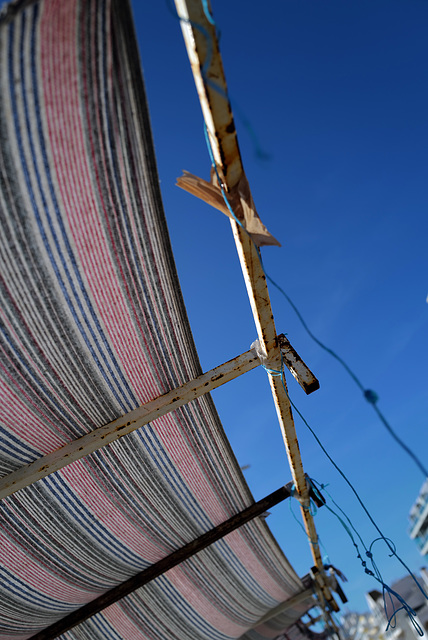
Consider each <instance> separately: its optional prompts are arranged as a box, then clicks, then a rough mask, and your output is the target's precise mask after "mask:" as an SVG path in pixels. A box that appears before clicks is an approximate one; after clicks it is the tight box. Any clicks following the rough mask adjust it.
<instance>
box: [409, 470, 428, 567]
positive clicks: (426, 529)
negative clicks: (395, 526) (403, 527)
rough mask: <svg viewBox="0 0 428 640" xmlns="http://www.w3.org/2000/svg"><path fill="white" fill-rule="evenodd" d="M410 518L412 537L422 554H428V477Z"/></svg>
mask: <svg viewBox="0 0 428 640" xmlns="http://www.w3.org/2000/svg"><path fill="white" fill-rule="evenodd" d="M409 519H410V531H409V534H410V537H411V538H412V540H415V541H416V544H417V545H418V547H419V550H420V552H421V554H422V555H423V556H426V555H428V478H427V479H426V480H425V482H424V484H423V485H422V488H421V491H420V493H419V496H418V499H417V500H416V502H415V504H414V505H413V507H412V508H411V511H410V514H409Z"/></svg>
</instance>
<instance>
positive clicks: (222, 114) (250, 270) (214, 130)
mask: <svg viewBox="0 0 428 640" xmlns="http://www.w3.org/2000/svg"><path fill="white" fill-rule="evenodd" d="M175 4H176V8H177V12H178V15H179V17H180V19H181V28H182V31H183V36H184V40H185V44H186V48H187V52H188V56H189V60H190V64H191V67H192V71H193V76H194V79H195V84H196V89H197V91H198V94H199V99H200V102H201V107H202V112H203V116H204V119H205V123H206V127H207V132H208V138H209V143H210V145H211V149H212V155H213V158H214V161H215V163H216V170H217V173H218V175H219V177H220V181H221V182H222V187H223V191H224V192H225V193H226V194H227V193H229V192H232V191H233V190H234V189H235V187H236V186H237V185H238V184H239V183H240V181H241V179H242V178H243V176H244V170H243V166H242V160H241V154H240V150H239V146H238V142H237V136H236V129H235V124H234V120H233V115H232V110H231V106H230V102H229V99H228V97H227V85H226V79H225V75H224V70H223V64H222V60H221V55H220V51H219V46H218V40H217V35H216V27H215V25H214V24H213V21H212V20H209V19H208V16H207V14H206V11H207V9H206V6H205V7H204V5H203V2H202V1H201V0H175ZM249 197H250V196H249ZM244 204H245V203H244ZM246 204H247V205H248V204H249V203H248V202H247V203H246ZM231 225H232V230H233V235H234V238H235V243H236V248H237V251H238V255H239V259H240V262H241V268H242V271H243V275H244V279H245V283H246V287H247V292H248V296H249V299H250V304H251V308H252V312H253V316H254V321H255V324H256V328H257V333H258V338H259V342H260V345H261V347H262V349H263V351H264V352H265V353H266V355H267V357H268V360H269V362H270V366H271V368H277V369H278V368H279V366H280V349H279V346H278V344H277V334H276V329H275V323H274V319H273V313H272V307H271V304H270V298H269V292H268V288H267V284H266V276H265V273H264V271H263V267H262V264H261V261H260V257H259V252H258V248H257V247H256V246H255V244H254V242H253V240H252V239H251V238H250V236H249V234H248V233H247V232H246V230H245V229H244V228H243V226H242V224H238V222H236V221H235V220H231ZM269 382H270V386H271V390H272V395H273V399H274V402H275V407H276V411H277V415H278V420H279V423H280V426H281V431H282V435H283V439H284V444H285V448H286V451H287V456H288V461H289V464H290V468H291V472H292V476H293V481H294V484H295V487H296V491H297V494H298V496H299V500H300V502H301V505H302V509H301V510H302V517H303V521H304V524H305V528H306V532H307V535H308V539H309V543H310V547H311V552H312V556H313V559H314V563H315V565H316V567H317V568H318V570H319V571H320V572H323V571H324V570H323V563H322V559H321V553H320V548H319V544H318V535H317V532H316V528H315V524H314V520H313V517H312V515H311V513H310V512H309V510H308V509H307V507H308V505H309V493H308V487H307V483H306V479H305V474H304V471H303V465H302V459H301V455H300V450H299V445H298V441H297V436H296V430H295V426H294V420H293V416H292V412H291V406H290V401H289V398H288V393H287V389H286V387H285V385H283V382H282V380H281V379H280V378H279V377H274V376H269ZM323 594H324V597H325V599H326V600H327V601H328V603H329V604H330V606H331V607H332V608H333V609H334V610H336V611H337V610H338V607H337V604H336V602H335V600H334V598H333V596H332V594H331V590H330V589H329V588H328V587H327V586H325V587H324V589H323Z"/></svg>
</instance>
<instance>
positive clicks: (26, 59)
mask: <svg viewBox="0 0 428 640" xmlns="http://www.w3.org/2000/svg"><path fill="white" fill-rule="evenodd" d="M0 84H1V87H0V223H1V230H0V263H1V269H0V278H1V283H0V296H1V302H0V314H1V318H0V322H1V333H0V349H1V356H0V357H1V359H0V375H1V378H0V390H1V403H0V421H1V432H0V473H1V475H2V476H6V475H8V474H9V473H11V472H13V471H15V470H16V469H19V468H21V467H23V466H25V465H26V464H29V463H31V462H32V461H34V460H37V459H38V458H40V457H42V456H43V455H45V454H47V453H49V452H52V451H54V450H56V449H58V448H59V447H61V446H62V445H64V444H65V443H68V442H70V441H72V440H75V439H76V438H78V437H80V436H82V435H84V434H86V433H89V432H90V431H92V430H94V429H95V428H97V427H99V426H102V425H104V424H106V423H108V422H110V421H112V420H114V419H115V418H117V417H119V416H121V415H123V414H125V413H127V412H128V411H130V410H132V409H134V408H135V407H137V406H139V405H141V404H143V403H145V402H147V401H148V400H150V399H152V398H155V397H157V396H159V395H161V394H163V393H164V392H166V391H168V390H170V389H174V388H175V387H177V386H179V385H180V384H182V383H183V382H185V381H187V380H189V379H192V378H194V377H195V376H197V375H199V374H200V373H201V370H200V365H199V361H198V357H197V353H196V350H195V346H194V343H193V339H192V335H191V331H190V328H189V323H188V320H187V316H186V311H185V307H184V305H183V301H182V298H181V293H180V288H179V284H178V280H177V275H176V271H175V267H174V260H173V256H172V253H171V247H170V243H169V238H168V232H167V228H166V223H165V219H164V214H163V210H162V204H161V198H160V193H159V185H158V177H157V171H156V165H155V157H154V151H153V145H152V140H151V132H150V123H149V117H148V113H147V105H146V100H145V95H144V88H143V82H142V78H141V72H140V68H139V64H138V51H137V48H136V41H135V36H134V32H133V25H132V20H131V14H130V9H129V6H128V5H127V2H124V0H39V1H31V0H30V1H28V0H27V1H25V0H24V1H22V0H21V1H17V2H14V3H12V4H10V5H8V6H7V7H6V9H5V10H3V13H2V16H1V18H0ZM219 364H220V363H219ZM252 502H253V499H252V496H251V494H250V492H249V489H248V487H247V485H246V483H245V481H244V479H243V477H242V474H241V472H240V469H239V467H238V465H237V462H236V460H235V458H234V456H233V453H232V451H231V449H230V446H229V443H228V441H227V439H226V437H225V435H224V432H223V430H222V427H221V424H220V422H219V419H218V416H217V413H216V410H215V407H214V405H213V403H212V400H211V398H210V397H209V396H204V397H203V398H202V399H200V400H197V401H194V402H192V403H191V404H189V405H187V406H185V407H184V408H182V409H179V410H177V411H175V412H174V413H170V414H168V415H166V416H164V417H162V418H159V419H158V420H156V421H154V422H153V423H151V424H149V425H147V426H146V427H144V428H142V429H140V430H138V431H136V432H134V433H133V434H131V435H128V436H125V437H123V438H121V439H120V440H118V441H116V442H115V443H112V444H110V445H108V446H106V447H103V448H102V449H100V450H99V451H97V452H95V453H93V454H91V455H89V456H87V457H86V458H84V459H82V460H79V461H77V462H74V463H72V464H70V465H69V466H66V467H65V468H63V469H62V470H60V471H58V472H56V473H53V474H52V475H50V476H48V477H46V478H45V479H43V480H40V481H38V482H36V483H34V484H32V485H31V486H29V487H27V488H25V489H22V490H20V491H18V492H16V493H15V494H13V495H11V496H9V497H7V498H5V499H4V500H3V501H2V502H1V503H0V554H1V567H0V574H1V579H0V638H1V640H9V639H10V640H12V639H14V640H21V639H22V640H24V638H30V637H31V636H32V635H34V634H36V633H37V632H38V631H40V630H41V629H44V628H46V627H48V626H49V625H50V624H52V623H53V622H55V621H56V620H58V619H60V618H62V617H64V616H66V615H67V614H68V613H69V612H71V611H73V610H75V609H78V608H80V607H81V606H82V605H83V604H85V603H87V602H89V601H91V600H93V599H94V598H96V597H97V596H98V595H100V594H101V593H103V592H105V591H107V590H109V589H111V588H112V587H114V586H115V585H117V584H119V583H121V582H123V581H124V580H126V579H127V578H129V577H130V576H132V575H134V574H136V573H138V572H140V571H141V570H143V569H144V568H146V567H148V566H150V565H151V564H153V563H154V562H156V561H158V560H159V559H161V558H164V557H165V556H167V555H168V554H170V553H171V552H172V551H174V550H176V549H178V548H180V547H182V546H183V545H184V544H186V543H187V542H189V541H191V540H194V539H195V538H197V537H198V536H199V535H201V533H203V532H205V531H207V530H209V529H211V528H212V527H214V526H215V525H217V524H219V523H221V522H223V521H225V520H226V519H227V518H229V517H230V516H231V515H233V514H235V513H237V512H239V511H241V510H242V509H244V508H245V507H246V506H248V505H250V504H251V503H252ZM302 589H303V585H302V582H301V581H300V579H299V578H298V576H297V575H296V573H295V572H294V570H293V569H292V567H291V566H290V564H289V562H288V561H287V559H286V558H285V556H284V555H283V553H282V551H281V550H280V549H279V547H278V546H277V544H276V542H275V540H274V539H273V537H272V536H271V534H270V532H269V530H268V528H267V526H266V524H265V523H264V521H263V520H262V519H256V520H254V521H252V522H251V523H250V524H248V525H245V526H244V527H242V528H241V529H239V530H238V531H236V532H234V533H232V534H230V535H229V536H228V537H227V538H225V539H223V540H222V541H220V542H218V543H216V544H215V545H213V546H211V547H210V548H208V549H207V550H205V551H203V552H202V553H200V554H198V555H197V556H195V557H193V558H192V559H191V560H188V561H186V562H185V563H183V564H182V565H180V566H178V567H176V568H175V569H172V570H170V571H168V572H167V573H166V574H164V575H163V576H161V577H160V578H157V579H156V580H154V581H153V582H151V583H150V584H148V585H147V586H145V587H143V588H140V589H139V590H137V591H135V592H134V593H133V594H131V595H129V596H127V597H126V598H124V599H123V600H121V601H120V602H118V603H117V604H114V605H112V606H110V607H109V608H107V609H105V610H104V611H103V612H102V613H99V614H97V615H95V616H94V617H93V618H91V619H90V620H87V621H86V622H83V623H81V624H80V625H78V626H77V627H75V628H74V629H73V630H70V631H68V632H67V633H65V634H64V635H63V636H62V637H64V638H69V639H72V638H73V639H74V638H76V639H97V638H99V639H101V638H102V639H106V638H111V639H114V640H120V639H127V640H139V639H153V640H166V639H168V640H171V639H174V640H203V639H210V640H228V639H230V638H240V637H245V638H247V639H248V640H250V639H251V640H252V639H253V638H257V640H259V639H265V638H274V637H275V636H278V635H279V634H280V633H281V632H282V631H283V630H284V629H285V628H286V627H288V626H290V625H292V624H293V623H294V622H295V621H296V620H297V619H298V618H300V617H301V616H302V615H303V614H304V613H305V611H307V610H308V608H310V606H312V605H313V604H314V601H313V600H312V597H310V598H308V599H306V600H305V601H303V602H301V603H300V604H298V605H296V606H294V607H291V608H289V609H286V611H285V612H283V613H282V614H280V616H279V617H277V618H274V619H273V620H271V621H268V622H265V623H264V624H263V625H260V626H259V627H258V626H257V621H258V620H260V619H261V618H263V617H264V616H265V615H266V613H267V612H268V611H269V610H271V609H274V608H275V607H276V606H277V605H278V604H279V603H281V602H284V601H286V600H288V599H290V598H291V597H292V596H293V595H295V594H296V593H299V592H300V591H301V590H302ZM252 629H253V630H252ZM245 634H246V635H245Z"/></svg>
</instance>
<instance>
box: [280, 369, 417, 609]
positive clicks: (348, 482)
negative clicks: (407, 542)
mask: <svg viewBox="0 0 428 640" xmlns="http://www.w3.org/2000/svg"><path fill="white" fill-rule="evenodd" d="M281 370H282V376H281V382H282V386H283V388H284V391H285V393H286V394H287V397H288V400H289V402H290V404H291V406H292V407H293V409H294V411H295V412H296V413H297V415H298V416H299V417H300V419H301V420H302V422H303V423H304V424H305V425H306V427H307V428H308V429H309V431H310V432H311V434H312V435H313V437H314V438H315V440H316V441H317V443H318V445H319V447H320V448H321V450H322V452H323V453H324V455H325V456H326V457H327V458H328V460H329V461H330V463H331V464H332V465H333V467H334V468H335V469H336V471H337V472H338V473H339V474H340V475H341V476H342V478H343V479H344V480H345V482H346V484H347V485H348V487H349V488H350V489H351V491H352V492H353V494H354V495H355V497H356V499H357V500H358V502H359V504H360V506H361V508H362V509H363V511H364V513H365V514H366V516H367V517H368V519H369V520H370V522H371V523H372V525H373V526H374V528H375V529H376V531H377V532H378V534H379V537H380V538H381V539H382V540H383V541H384V542H385V544H386V545H387V547H388V548H389V550H390V552H391V555H392V556H395V557H396V558H397V560H398V561H399V562H400V563H401V565H402V566H403V567H404V568H405V569H406V571H407V572H408V573H409V575H410V576H411V577H412V578H413V580H414V581H415V583H416V584H417V586H418V588H419V590H420V591H421V593H422V594H423V596H424V597H425V598H427V599H428V595H427V594H426V593H425V591H424V589H423V588H422V587H421V585H420V584H419V582H418V581H417V579H416V577H415V576H414V574H413V572H412V571H411V569H410V568H409V567H408V566H407V564H406V563H405V562H404V560H402V559H401V558H400V556H399V555H397V553H396V549H395V546H393V545H392V544H391V542H390V540H389V538H386V537H385V536H384V535H383V533H382V531H381V530H380V528H379V527H378V525H377V524H376V522H375V520H374V519H373V517H372V515H371V514H370V512H369V510H368V509H367V507H366V505H365V504H364V502H363V501H362V499H361V498H360V496H359V494H358V492H357V490H356V489H355V487H354V486H353V484H352V483H351V481H350V480H349V479H348V478H347V476H346V475H345V473H344V472H343V471H342V469H341V468H340V467H339V466H338V465H337V464H336V462H335V461H334V460H333V458H332V457H331V455H330V454H329V453H328V451H327V450H326V448H325V447H324V445H323V444H322V442H321V440H320V439H319V437H318V436H317V434H316V433H315V431H314V430H313V429H312V427H311V426H310V424H309V423H308V421H307V420H306V419H305V418H304V416H303V415H302V413H301V412H300V411H299V409H298V408H297V407H296V405H295V404H294V402H293V401H292V400H291V398H290V396H289V394H288V391H287V387H286V385H285V380H284V364H283V362H282V358H281Z"/></svg>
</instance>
